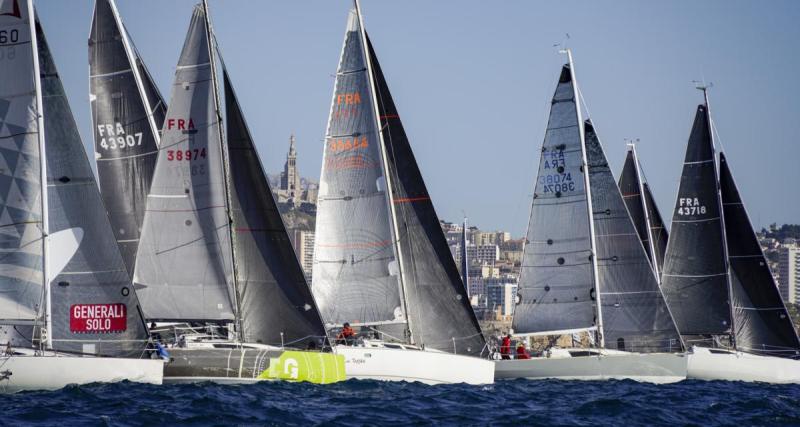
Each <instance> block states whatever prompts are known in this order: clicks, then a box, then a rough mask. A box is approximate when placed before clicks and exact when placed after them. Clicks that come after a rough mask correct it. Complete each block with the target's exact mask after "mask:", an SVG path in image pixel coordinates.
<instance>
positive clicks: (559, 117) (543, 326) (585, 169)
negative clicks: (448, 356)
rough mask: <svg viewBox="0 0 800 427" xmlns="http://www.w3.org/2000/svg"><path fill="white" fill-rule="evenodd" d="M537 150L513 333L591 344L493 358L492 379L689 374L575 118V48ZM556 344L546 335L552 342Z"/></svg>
mask: <svg viewBox="0 0 800 427" xmlns="http://www.w3.org/2000/svg"><path fill="white" fill-rule="evenodd" d="M565 52H566V53H567V55H568V59H569V62H568V63H567V64H565V65H564V66H563V68H562V69H561V74H560V77H559V81H558V85H557V87H556V91H555V94H554V96H553V100H552V106H551V109H550V119H549V122H548V125H547V131H546V133H545V139H544V143H543V145H542V149H541V156H540V161H539V172H538V175H537V179H536V184H535V190H534V197H533V202H532V207H531V216H530V222H529V224H528V233H527V237H526V244H525V247H524V250H523V261H522V267H521V272H520V279H519V295H518V296H517V305H516V308H515V310H514V317H513V323H512V327H513V335H515V336H516V337H518V338H524V339H527V338H528V337H532V336H534V337H535V336H549V337H553V336H556V337H557V336H560V335H568V334H582V333H585V334H588V338H589V340H590V342H591V341H594V345H593V346H590V347H575V348H559V347H555V346H552V345H551V346H549V347H548V348H547V349H545V351H544V353H543V355H542V356H541V357H533V358H530V359H510V358H508V356H504V357H506V359H501V360H497V369H496V373H495V375H496V377H497V378H559V379H582V380H595V379H633V380H637V381H646V382H654V383H668V382H675V381H680V380H682V379H684V378H685V377H686V363H687V361H686V358H685V357H684V356H683V354H681V353H680V352H681V351H682V343H681V340H680V337H679V335H678V332H677V330H676V328H675V325H674V323H673V320H672V317H671V315H670V313H669V310H668V309H667V306H666V304H665V302H664V297H663V295H662V294H661V291H660V289H659V286H658V281H657V279H656V275H655V274H654V272H653V270H652V268H651V265H650V262H649V260H648V258H647V255H646V254H645V249H644V247H643V246H642V242H641V240H640V239H639V236H638V234H637V232H636V228H635V227H634V224H633V222H632V221H631V218H630V215H629V214H628V210H627V208H626V206H625V203H624V201H623V197H622V194H621V193H620V191H619V187H618V186H617V184H616V181H615V180H614V176H613V174H612V173H611V169H610V168H609V166H608V162H607V160H606V156H605V154H604V153H603V149H602V146H601V145H600V141H599V139H598V137H597V134H596V132H595V130H594V127H593V125H592V123H591V121H589V120H587V121H585V122H584V121H583V120H582V111H581V102H580V101H581V98H580V96H579V94H580V92H579V90H578V87H577V81H576V79H575V67H574V64H573V61H572V54H571V52H570V51H569V50H566V51H565ZM552 342H554V340H552V339H551V343H552Z"/></svg>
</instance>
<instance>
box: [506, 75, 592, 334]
mask: <svg viewBox="0 0 800 427" xmlns="http://www.w3.org/2000/svg"><path fill="white" fill-rule="evenodd" d="M576 93H577V91H576V90H575V87H574V86H573V79H572V73H571V71H570V65H569V64H568V65H565V66H564V67H563V68H562V69H561V76H560V78H559V81H558V86H557V87H556V91H555V94H554V95H553V101H552V104H551V107H550V119H549V121H548V123H547V131H546V132H545V138H544V143H543V144H542V149H541V157H540V159H539V172H538V174H537V176H536V183H535V189H534V194H533V202H532V206H531V215H530V221H529V223H528V234H527V236H526V242H525V248H524V253H523V259H522V267H521V271H520V278H519V291H518V292H519V296H518V301H517V306H516V308H515V309H514V320H513V324H512V326H513V329H514V332H515V333H517V334H541V335H546V334H559V333H569V332H573V331H577V330H586V329H590V328H595V327H596V325H597V322H596V320H597V319H596V317H595V297H596V295H595V286H594V280H595V279H594V272H593V265H592V264H593V261H592V242H591V235H590V225H589V218H590V217H589V208H588V202H587V192H586V188H585V177H584V175H583V174H584V167H583V155H582V150H583V148H582V135H581V130H580V127H579V125H582V124H580V123H579V118H578V116H579V115H578V108H579V107H578V102H577V96H576Z"/></svg>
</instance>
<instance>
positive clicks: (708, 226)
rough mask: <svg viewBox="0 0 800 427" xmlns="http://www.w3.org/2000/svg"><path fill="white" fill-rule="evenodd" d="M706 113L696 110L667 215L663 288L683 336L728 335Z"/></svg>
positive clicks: (722, 253) (724, 277)
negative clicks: (669, 217)
mask: <svg viewBox="0 0 800 427" xmlns="http://www.w3.org/2000/svg"><path fill="white" fill-rule="evenodd" d="M720 212H721V209H720V206H719V193H718V189H717V168H716V163H715V161H714V147H713V143H712V140H711V133H710V126H709V118H708V109H707V106H706V105H699V106H698V107H697V114H696V115H695V119H694V125H693V126H692V132H691V135H690V136H689V143H688V145H687V147H686V158H685V161H684V164H683V173H682V174H681V183H680V187H679V189H678V200H677V201H676V203H675V211H674V212H673V215H672V229H671V230H670V234H671V235H670V239H669V242H668V243H667V253H666V256H665V259H664V272H663V277H662V288H663V290H664V294H665V297H666V298H667V304H669V307H670V309H671V311H672V315H673V316H674V318H675V323H676V325H677V326H678V330H679V331H680V333H681V334H682V335H703V334H729V333H730V332H731V316H730V306H729V301H728V277H727V270H726V262H725V248H724V247H723V244H724V242H723V234H722V220H721V218H720Z"/></svg>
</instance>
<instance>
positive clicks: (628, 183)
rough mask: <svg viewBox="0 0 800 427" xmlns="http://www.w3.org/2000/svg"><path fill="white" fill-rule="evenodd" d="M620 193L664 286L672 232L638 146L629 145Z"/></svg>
mask: <svg viewBox="0 0 800 427" xmlns="http://www.w3.org/2000/svg"><path fill="white" fill-rule="evenodd" d="M619 190H620V191H621V192H622V197H623V198H624V199H625V205H626V206H627V207H628V213H630V215H631V219H632V220H633V224H634V225H635V226H636V232H637V233H639V238H640V239H641V240H642V245H643V246H644V248H645V250H646V251H647V258H649V259H650V264H652V266H653V271H654V272H655V274H656V277H657V278H658V281H659V283H661V272H662V271H663V269H664V254H665V253H666V252H667V240H668V239H669V232H668V231H667V229H666V227H665V226H664V220H663V219H662V217H661V212H660V211H659V210H658V206H656V201H655V199H654V198H653V194H652V192H651V191H650V185H649V183H648V182H647V180H646V179H645V178H644V174H643V173H642V168H641V164H640V163H639V157H638V156H637V155H636V145H635V144H628V153H627V155H626V156H625V164H624V165H623V167H622V174H620V177H619Z"/></svg>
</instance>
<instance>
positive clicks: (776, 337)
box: [719, 153, 800, 357]
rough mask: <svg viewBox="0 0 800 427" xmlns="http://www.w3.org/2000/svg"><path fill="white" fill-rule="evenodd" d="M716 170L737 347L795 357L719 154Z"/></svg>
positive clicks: (788, 325)
mask: <svg viewBox="0 0 800 427" xmlns="http://www.w3.org/2000/svg"><path fill="white" fill-rule="evenodd" d="M719 172H720V190H721V193H722V208H723V209H722V210H723V212H724V215H725V216H724V218H725V235H726V237H727V243H728V257H729V259H730V267H731V282H732V287H731V288H732V294H731V301H732V303H733V315H734V322H733V324H734V328H735V331H734V332H735V337H736V347H737V348H738V349H740V350H745V351H748V352H752V353H758V354H763V355H766V356H779V357H797V356H798V355H799V354H800V341H798V338H797V332H795V329H794V326H793V325H792V319H791V317H789V313H788V312H787V311H786V306H785V305H784V304H783V300H782V299H781V296H780V294H779V293H778V287H777V285H776V284H775V279H774V278H773V276H772V272H770V268H769V264H768V263H767V260H766V258H765V257H764V253H763V252H762V250H761V245H759V243H758V239H757V238H756V235H755V232H754V231H753V227H752V225H751V224H750V219H749V217H748V216H747V211H746V210H745V208H744V204H743V203H742V199H741V197H740V196H739V190H738V189H737V188H736V183H735V182H734V180H733V175H732V174H731V171H730V168H729V166H728V162H727V161H726V159H725V155H724V154H723V153H720V154H719Z"/></svg>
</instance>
